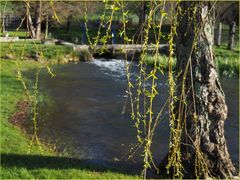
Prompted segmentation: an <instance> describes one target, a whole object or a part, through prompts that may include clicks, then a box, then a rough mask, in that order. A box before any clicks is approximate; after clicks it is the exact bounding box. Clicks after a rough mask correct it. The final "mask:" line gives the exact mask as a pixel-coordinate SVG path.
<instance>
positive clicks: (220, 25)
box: [216, 21, 222, 46]
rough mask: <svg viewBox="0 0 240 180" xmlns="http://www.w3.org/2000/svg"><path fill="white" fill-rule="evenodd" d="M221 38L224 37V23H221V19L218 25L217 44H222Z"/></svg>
mask: <svg viewBox="0 0 240 180" xmlns="http://www.w3.org/2000/svg"><path fill="white" fill-rule="evenodd" d="M221 39H222V23H221V21H219V23H218V26H217V38H216V41H217V43H216V45H217V46H220V45H221Z"/></svg>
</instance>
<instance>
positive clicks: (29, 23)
mask: <svg viewBox="0 0 240 180" xmlns="http://www.w3.org/2000/svg"><path fill="white" fill-rule="evenodd" d="M27 29H28V32H29V33H30V36H31V38H32V39H35V38H36V34H35V29H34V27H33V22H32V17H31V14H30V12H28V13H27Z"/></svg>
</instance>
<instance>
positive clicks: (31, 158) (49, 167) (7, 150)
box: [0, 60, 138, 179]
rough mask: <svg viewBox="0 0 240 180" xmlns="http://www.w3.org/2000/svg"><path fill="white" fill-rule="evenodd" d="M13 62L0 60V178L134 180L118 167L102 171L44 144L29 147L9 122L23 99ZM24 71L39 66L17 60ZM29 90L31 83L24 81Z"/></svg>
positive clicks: (24, 137) (95, 165) (28, 80)
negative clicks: (60, 153) (121, 179)
mask: <svg viewBox="0 0 240 180" xmlns="http://www.w3.org/2000/svg"><path fill="white" fill-rule="evenodd" d="M15 62H16V61H14V60H1V61H0V63H1V64H0V65H1V83H0V85H1V94H0V97H1V110H0V112H1V117H0V121H1V128H0V134H1V137H0V140H1V150H0V151H1V172H0V177H1V179H19V178H20V179H27V178H29V179H30V178H31V179H43V178H54V179H60V178H65V179H70V178H91V179H92V178H98V179H118V178H124V179H129V178H138V176H137V175H134V174H133V175H131V173H129V172H128V173H129V174H128V173H126V172H125V171H123V170H122V169H118V168H114V167H113V168H109V169H108V168H104V167H102V166H100V165H97V164H94V163H91V162H87V161H84V160H78V159H71V158H69V157H63V156H60V155H59V154H58V153H56V152H54V151H52V150H51V148H50V147H47V146H46V145H43V144H42V145H41V146H39V145H37V144H36V143H34V144H33V146H30V143H31V140H30V137H29V135H26V134H24V133H23V132H22V131H21V130H20V129H19V128H17V127H15V126H13V125H12V124H11V123H10V122H9V118H10V117H11V115H12V114H13V113H14V112H16V111H17V108H16V104H17V103H18V102H19V101H21V100H24V99H26V96H25V94H24V91H23V88H22V85H21V82H20V81H19V80H17V78H16V74H17V70H16V64H15ZM21 64H22V69H23V70H24V71H27V70H30V69H33V68H38V67H40V66H41V65H40V63H38V62H34V61H21ZM25 80H26V82H27V85H28V86H29V87H30V88H31V87H32V86H33V82H32V81H31V80H30V79H25Z"/></svg>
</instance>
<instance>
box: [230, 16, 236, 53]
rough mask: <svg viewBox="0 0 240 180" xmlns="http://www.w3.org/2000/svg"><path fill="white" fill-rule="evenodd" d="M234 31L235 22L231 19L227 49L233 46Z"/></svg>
mask: <svg viewBox="0 0 240 180" xmlns="http://www.w3.org/2000/svg"><path fill="white" fill-rule="evenodd" d="M235 32H236V22H235V21H232V22H231V24H230V25H229V38H228V49H229V50H232V49H233V47H234V36H235Z"/></svg>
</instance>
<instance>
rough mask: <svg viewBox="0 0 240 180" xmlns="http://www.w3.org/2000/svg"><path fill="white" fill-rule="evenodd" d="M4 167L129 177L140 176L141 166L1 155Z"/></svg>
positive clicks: (51, 157)
mask: <svg viewBox="0 0 240 180" xmlns="http://www.w3.org/2000/svg"><path fill="white" fill-rule="evenodd" d="M1 166H2V167H17V168H26V169H28V170H32V169H41V168H47V169H54V170H63V169H82V170H90V171H98V172H106V171H111V172H116V173H122V174H127V175H139V174H140V172H141V165H140V164H135V163H131V162H126V161H125V162H124V161H123V162H121V161H118V162H113V161H105V160H96V159H76V158H68V157H57V156H42V155H21V154H1Z"/></svg>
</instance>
